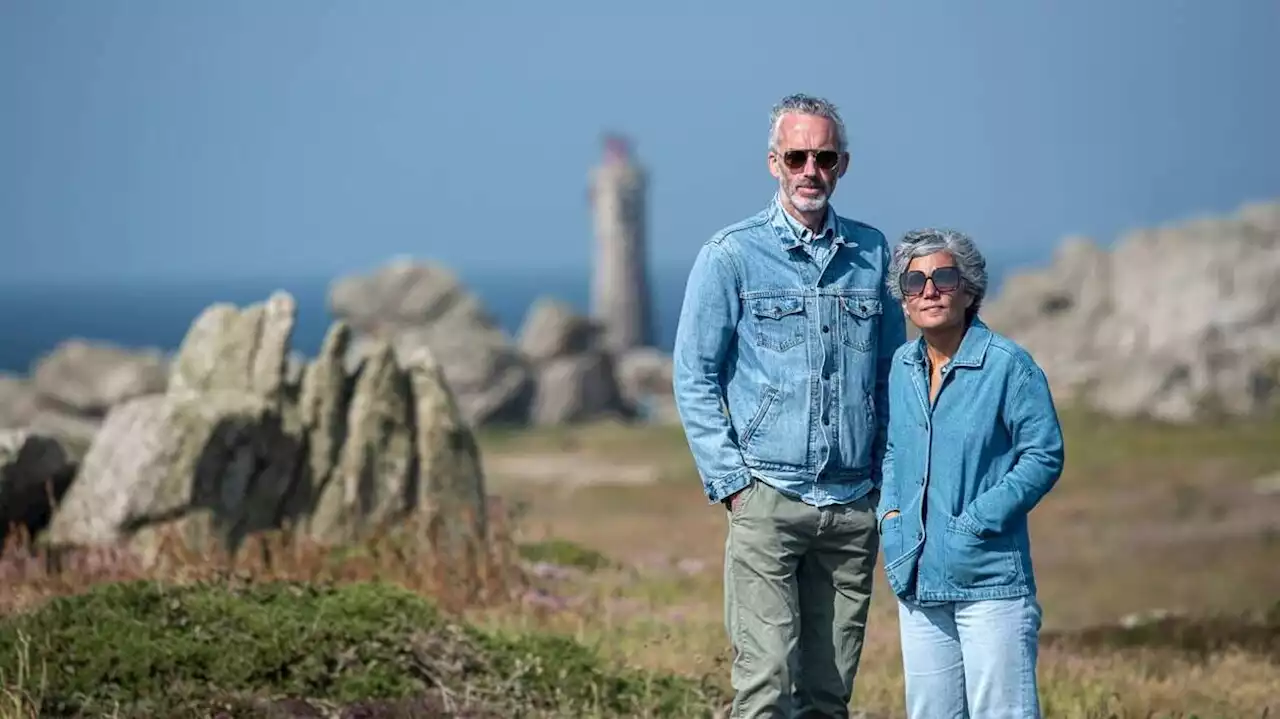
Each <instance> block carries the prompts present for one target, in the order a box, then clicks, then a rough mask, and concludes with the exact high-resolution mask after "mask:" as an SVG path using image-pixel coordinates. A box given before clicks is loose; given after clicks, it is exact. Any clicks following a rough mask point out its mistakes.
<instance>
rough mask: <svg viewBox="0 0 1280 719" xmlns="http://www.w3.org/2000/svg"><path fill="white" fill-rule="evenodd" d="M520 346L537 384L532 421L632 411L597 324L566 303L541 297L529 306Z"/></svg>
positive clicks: (623, 415)
mask: <svg viewBox="0 0 1280 719" xmlns="http://www.w3.org/2000/svg"><path fill="white" fill-rule="evenodd" d="M520 347H521V349H522V351H523V352H524V354H525V357H526V358H527V359H528V361H529V362H530V363H531V364H532V365H533V367H534V371H535V372H536V376H537V381H536V385H537V389H536V392H535V395H534V399H533V408H532V413H531V416H530V420H531V421H532V422H533V423H534V424H537V425H557V424H566V423H574V422H585V421H589V420H594V419H603V418H619V419H622V418H629V417H631V416H632V415H633V414H634V412H633V411H632V408H631V407H630V405H628V404H627V402H626V401H625V400H624V398H623V396H622V391H621V390H620V389H619V387H618V376H617V368H616V363H615V362H614V358H613V354H612V352H610V350H609V349H608V348H607V347H606V346H605V343H604V332H603V331H602V328H601V327H600V325H599V324H597V323H596V322H593V321H592V320H590V319H587V318H586V317H582V316H579V315H577V314H575V313H574V312H573V310H572V309H570V308H569V306H568V305H566V304H564V303H563V302H560V301H558V300H553V299H550V298H540V299H539V300H538V301H536V302H534V304H533V305H532V306H531V307H530V308H529V313H528V315H527V316H526V317H525V321H524V325H523V327H522V328H521V332H520Z"/></svg>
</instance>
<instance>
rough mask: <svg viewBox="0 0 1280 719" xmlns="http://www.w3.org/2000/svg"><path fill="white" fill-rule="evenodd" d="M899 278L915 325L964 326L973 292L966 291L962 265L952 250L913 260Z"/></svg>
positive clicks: (923, 327) (925, 327)
mask: <svg viewBox="0 0 1280 719" xmlns="http://www.w3.org/2000/svg"><path fill="white" fill-rule="evenodd" d="M898 282H899V283H900V284H899V286H900V287H901V289H902V295H903V309H904V310H905V311H906V313H907V317H908V318H910V320H911V323H912V324H914V325H915V326H916V327H919V328H920V329H921V330H941V329H949V328H953V327H963V326H964V314H965V311H966V310H968V309H969V306H970V305H972V304H973V296H972V295H970V294H969V293H968V292H965V291H964V284H963V283H962V282H961V280H960V268H958V267H956V262H955V258H953V257H952V256H951V253H950V252H946V251H942V252H935V253H933V254H932V255H926V256H924V257H917V258H915V259H913V260H911V264H909V265H907V270H906V272H904V273H903V275H902V277H899V278H898Z"/></svg>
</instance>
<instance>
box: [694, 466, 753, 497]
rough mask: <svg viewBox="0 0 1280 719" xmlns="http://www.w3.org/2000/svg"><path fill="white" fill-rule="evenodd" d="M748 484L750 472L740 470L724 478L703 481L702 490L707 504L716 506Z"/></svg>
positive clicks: (749, 482)
mask: <svg viewBox="0 0 1280 719" xmlns="http://www.w3.org/2000/svg"><path fill="white" fill-rule="evenodd" d="M749 484H751V472H750V471H748V470H746V469H742V470H739V471H737V472H734V473H733V474H730V475H728V476H725V477H718V478H716V479H712V480H707V481H705V482H704V483H703V490H704V491H705V492H706V493H707V499H708V500H709V503H710V504H716V503H718V502H723V501H724V500H725V499H726V498H727V497H730V496H732V495H734V494H736V493H737V492H738V491H740V490H742V489H744V488H746V486H747V485H749Z"/></svg>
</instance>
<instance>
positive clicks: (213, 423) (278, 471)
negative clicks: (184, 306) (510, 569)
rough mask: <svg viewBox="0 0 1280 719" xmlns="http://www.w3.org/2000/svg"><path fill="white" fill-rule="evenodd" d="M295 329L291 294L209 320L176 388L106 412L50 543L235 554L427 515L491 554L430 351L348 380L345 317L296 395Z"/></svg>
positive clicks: (340, 537) (381, 354) (200, 324)
mask: <svg viewBox="0 0 1280 719" xmlns="http://www.w3.org/2000/svg"><path fill="white" fill-rule="evenodd" d="M293 321H294V302H293V299H292V297H290V296H289V295H287V294H284V293H277V294H275V295H273V296H272V297H271V298H270V299H269V300H268V301H267V302H265V303H262V304H256V305H251V306H249V307H247V308H245V309H243V310H238V309H236V308H235V307H232V306H230V305H214V306H212V307H210V308H209V309H207V310H206V311H205V312H203V313H202V314H201V315H200V316H199V317H198V318H197V319H196V320H195V322H193V324H192V327H191V330H190V332H189V333H188V335H187V337H186V338H185V339H184V341H183V343H182V348H181V350H180V351H179V353H178V357H177V359H176V360H175V363H174V369H173V374H172V376H171V380H170V382H169V386H168V389H167V390H166V392H165V393H163V394H152V395H147V396H144V397H138V398H134V399H131V400H128V401H126V402H124V403H121V404H119V405H116V406H115V407H113V408H112V409H111V410H110V411H109V412H108V414H107V416H106V418H105V420H104V423H103V427H102V429H101V431H100V432H99V433H98V435H97V436H96V437H95V439H94V442H93V445H92V446H91V447H90V448H89V451H88V454H87V455H86V457H85V461H84V463H83V465H82V466H81V467H80V470H79V472H78V473H77V476H76V478H75V480H74V482H73V484H72V486H71V488H70V489H69V490H68V491H67V493H66V496H65V497H64V499H63V501H62V503H61V504H60V505H59V507H58V508H57V510H56V512H55V515H54V518H53V522H52V523H51V526H50V535H51V537H52V538H53V539H54V541H55V542H57V543H59V544H72V545H96V544H115V543H124V544H127V545H128V546H129V547H131V548H132V549H133V550H135V551H136V553H137V554H138V555H139V556H140V557H141V558H142V560H143V561H144V562H146V563H151V562H153V561H155V560H156V559H157V558H158V557H160V556H163V553H162V552H161V551H160V550H161V546H162V543H163V542H164V541H165V538H166V537H173V538H176V539H177V540H178V541H179V542H180V543H181V546H183V547H184V548H186V549H189V550H192V551H197V552H208V551H218V550H226V551H235V550H236V549H237V548H238V547H239V546H240V545H241V543H242V542H243V540H244V538H245V537H246V536H248V535H250V534H252V533H255V532H259V531H263V530H273V529H279V528H285V527H292V528H295V529H297V530H298V531H299V532H300V534H301V535H302V536H305V537H309V538H310V539H313V540H315V541H318V542H320V543H321V544H323V545H327V546H335V545H342V544H347V543H353V542H357V541H360V540H362V539H365V538H368V537H370V536H372V535H374V534H377V533H380V532H382V531H384V530H387V529H388V528H394V527H396V526H399V525H401V524H402V523H404V522H405V521H406V520H408V519H410V518H411V517H412V516H414V515H416V514H418V513H423V514H425V515H427V518H428V520H429V521H434V522H435V523H436V524H437V525H441V526H439V527H438V533H439V534H440V535H441V536H446V537H449V536H453V537H463V538H465V539H466V540H467V541H468V542H469V543H470V544H472V545H475V544H480V545H481V547H482V548H483V543H484V541H485V538H486V535H485V534H484V527H485V525H484V517H485V516H486V512H485V505H484V501H485V497H484V489H483V480H482V477H481V476H480V463H479V456H478V450H477V449H476V446H475V442H474V438H473V437H472V436H471V434H470V429H469V427H468V426H467V425H466V423H465V422H463V421H462V420H461V417H460V413H459V412H458V411H457V408H456V406H454V405H452V404H451V402H452V395H451V394H450V391H449V388H448V386H447V383H446V382H445V380H444V377H443V373H442V372H441V371H440V370H439V368H438V367H437V366H436V365H434V364H433V363H432V361H431V360H430V359H429V358H424V356H423V355H421V354H419V355H415V357H416V359H415V360H414V362H415V364H413V365H411V366H409V367H407V368H406V367H404V366H402V365H401V364H400V363H399V362H398V360H397V358H396V353H395V351H394V350H392V348H391V346H390V345H389V344H387V343H382V344H381V345H380V346H378V347H375V349H374V350H373V351H372V352H371V353H370V355H369V357H368V358H367V359H366V361H365V362H363V363H362V364H361V366H360V368H359V370H358V371H357V372H356V373H355V374H354V375H350V376H349V375H348V374H347V372H346V371H345V370H344V366H343V363H344V358H345V356H346V355H347V353H348V351H349V343H350V340H351V331H350V327H349V326H348V325H347V324H346V323H344V322H341V321H339V322H335V323H334V324H333V325H332V326H331V327H330V329H329V332H328V334H327V335H326V338H325V341H324V345H323V347H322V349H321V351H320V353H319V355H318V356H317V357H316V359H315V360H314V361H313V362H311V363H310V364H308V365H306V366H305V367H304V368H303V369H302V371H301V380H300V381H298V382H297V385H298V386H297V389H296V392H293V391H286V389H287V388H288V387H289V386H290V383H289V382H288V381H287V377H288V374H289V373H290V372H291V371H293V372H295V373H296V371H297V370H296V368H295V369H294V370H290V368H289V366H288V365H289V363H288V362H287V360H286V358H287V357H288V356H289V354H290V352H289V342H290V337H291V335H292V331H293ZM468 507H469V508H472V509H473V510H475V511H474V512H473V514H475V515H476V516H477V517H479V519H472V518H471V517H469V516H465V515H466V513H465V512H463V511H461V508H468ZM455 509H459V511H458V512H456V513H455V512H454V510H455ZM437 515H439V516H438V517H437ZM421 539H424V540H425V539H427V538H426V537H422V538H421Z"/></svg>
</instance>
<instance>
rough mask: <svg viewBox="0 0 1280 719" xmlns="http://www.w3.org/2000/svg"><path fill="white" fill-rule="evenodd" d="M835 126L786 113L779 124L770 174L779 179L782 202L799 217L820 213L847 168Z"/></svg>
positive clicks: (771, 152) (847, 158) (829, 122)
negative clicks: (795, 211)
mask: <svg viewBox="0 0 1280 719" xmlns="http://www.w3.org/2000/svg"><path fill="white" fill-rule="evenodd" d="M839 148H840V145H839V143H838V141H837V136H836V124H835V123H834V122H832V121H830V120H828V119H827V118H825V117H815V116H813V115H801V114H797V113H788V114H786V115H784V116H783V117H782V121H781V122H780V123H779V124H778V140H777V147H776V148H774V149H773V150H772V151H770V152H769V173H770V174H772V175H773V176H774V177H776V178H778V187H779V188H780V189H781V191H782V201H783V203H784V204H786V205H789V206H790V207H791V209H794V210H797V211H799V213H801V214H813V213H818V212H823V211H825V210H826V208H827V202H828V201H829V200H830V199H831V193H833V192H835V189H836V181H837V180H839V179H840V177H841V176H843V175H844V172H845V170H846V169H847V168H848V165H849V156H848V154H847V153H842V152H840V149H839Z"/></svg>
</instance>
